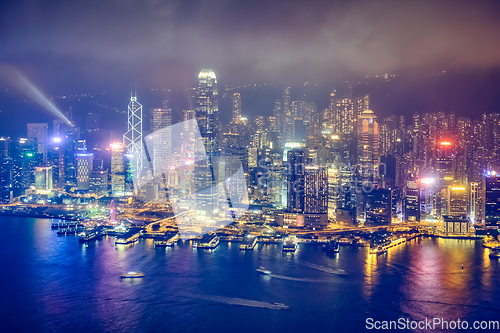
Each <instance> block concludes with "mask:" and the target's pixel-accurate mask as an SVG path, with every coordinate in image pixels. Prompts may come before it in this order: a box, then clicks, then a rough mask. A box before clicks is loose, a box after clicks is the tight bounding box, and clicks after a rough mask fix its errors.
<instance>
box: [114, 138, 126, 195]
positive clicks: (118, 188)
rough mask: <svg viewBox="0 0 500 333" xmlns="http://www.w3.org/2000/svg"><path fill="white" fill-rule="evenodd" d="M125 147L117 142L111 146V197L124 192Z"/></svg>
mask: <svg viewBox="0 0 500 333" xmlns="http://www.w3.org/2000/svg"><path fill="white" fill-rule="evenodd" d="M124 153H125V146H124V145H123V144H121V143H119V142H116V143H113V144H111V191H112V194H113V195H123V194H124V192H125V161H124Z"/></svg>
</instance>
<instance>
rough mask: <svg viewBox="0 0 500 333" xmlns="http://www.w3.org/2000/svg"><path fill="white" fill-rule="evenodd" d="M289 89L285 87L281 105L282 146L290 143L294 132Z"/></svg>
mask: <svg viewBox="0 0 500 333" xmlns="http://www.w3.org/2000/svg"><path fill="white" fill-rule="evenodd" d="M290 90H291V88H290V87H286V88H285V89H283V103H282V104H281V106H282V113H281V115H282V122H281V126H282V130H281V133H282V137H283V144H286V143H288V142H292V141H293V139H294V136H295V130H294V123H295V121H294V119H293V117H292V111H291V97H290Z"/></svg>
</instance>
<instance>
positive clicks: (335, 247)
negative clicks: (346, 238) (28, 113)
mask: <svg viewBox="0 0 500 333" xmlns="http://www.w3.org/2000/svg"><path fill="white" fill-rule="evenodd" d="M325 251H326V252H329V253H337V252H339V251H340V245H339V242H338V240H337V239H336V238H332V239H330V240H329V241H328V243H327V244H326V248H325Z"/></svg>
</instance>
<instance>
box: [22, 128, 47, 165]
mask: <svg viewBox="0 0 500 333" xmlns="http://www.w3.org/2000/svg"><path fill="white" fill-rule="evenodd" d="M27 126H28V138H33V139H36V143H37V145H38V153H39V154H43V163H46V162H47V144H48V142H49V138H48V128H49V125H48V124H47V123H35V124H28V125H27Z"/></svg>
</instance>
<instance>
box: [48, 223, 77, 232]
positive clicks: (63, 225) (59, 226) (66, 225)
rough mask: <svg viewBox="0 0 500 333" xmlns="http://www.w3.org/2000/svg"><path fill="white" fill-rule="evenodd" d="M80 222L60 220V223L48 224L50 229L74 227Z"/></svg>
mask: <svg viewBox="0 0 500 333" xmlns="http://www.w3.org/2000/svg"><path fill="white" fill-rule="evenodd" d="M81 225H82V224H80V223H78V222H60V223H52V225H51V226H50V228H51V229H53V230H55V229H68V228H76V227H79V226H81Z"/></svg>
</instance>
